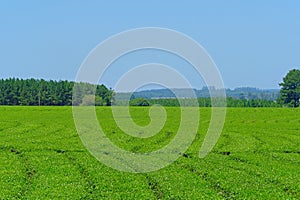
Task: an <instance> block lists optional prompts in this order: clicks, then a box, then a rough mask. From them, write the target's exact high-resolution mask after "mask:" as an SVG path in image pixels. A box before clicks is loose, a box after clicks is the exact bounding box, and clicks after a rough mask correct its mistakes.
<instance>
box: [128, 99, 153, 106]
mask: <svg viewBox="0 0 300 200" xmlns="http://www.w3.org/2000/svg"><path fill="white" fill-rule="evenodd" d="M129 105H130V106H149V105H150V104H149V102H148V101H147V100H146V99H144V98H136V99H132V100H130V101H129Z"/></svg>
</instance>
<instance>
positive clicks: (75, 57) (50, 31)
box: [0, 0, 300, 88]
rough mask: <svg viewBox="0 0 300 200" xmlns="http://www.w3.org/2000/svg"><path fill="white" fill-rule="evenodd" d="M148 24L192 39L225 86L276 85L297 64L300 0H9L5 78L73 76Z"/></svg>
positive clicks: (0, 63)
mask: <svg viewBox="0 0 300 200" xmlns="http://www.w3.org/2000/svg"><path fill="white" fill-rule="evenodd" d="M149 26H150V27H163V28H170V29H174V30H177V31H180V32H182V33H184V34H186V35H189V36H190V37H192V38H193V39H195V40H196V41H197V42H198V43H200V44H201V45H202V46H203V47H204V48H205V49H206V50H207V51H208V53H209V54H210V55H211V57H212V58H213V60H214V61H215V63H216V65H217V66H218V68H219V70H220V72H221V75H222V77H223V80H224V84H225V87H227V88H234V87H239V86H252V87H258V88H278V83H279V82H280V81H281V80H282V77H283V76H284V75H285V74H286V73H287V71H288V70H289V69H292V68H299V66H300V1H298V0H294V1H291V0H280V1H276V0H266V1H261V0H257V1H239V0H236V1H232V0H228V1H222V0H220V1H214V0H212V1H200V0H195V1H175V0H172V1H171V0H170V1H168V0H166V1H162V0H151V1H140V0H137V1H133V0H131V1H121V0H120V1H92V0H87V1H71V0H69V1H68V0H64V1H59V0H52V1H38V0H36V1H32V0H26V1H21V0H19V1H16V0H4V1H1V2H0V27H1V29H0V30H1V32H0V36H1V37H0V55H1V57H0V58H1V59H0V69H1V72H0V78H8V77H19V78H31V77H33V78H44V79H55V80H60V79H63V80H64V79H67V80H74V79H75V76H76V73H77V70H78V68H79V66H80V64H81V63H82V61H83V60H84V58H85V57H86V56H87V55H88V53H89V52H90V51H91V50H92V49H93V48H94V47H95V46H96V45H97V44H98V43H100V42H101V41H103V40H104V39H106V38H108V37H109V36H111V35H114V34H117V33H119V32H121V31H125V30H127V29H132V28H139V27H149ZM132 59H134V58H132ZM115 70H116V71H115V72H112V74H114V73H117V70H118V68H116V69H115ZM107 83H108V84H109V81H107ZM193 84H194V85H193V86H194V87H196V88H199V87H200V85H197V83H196V82H195V83H193Z"/></svg>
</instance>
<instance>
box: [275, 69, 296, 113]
mask: <svg viewBox="0 0 300 200" xmlns="http://www.w3.org/2000/svg"><path fill="white" fill-rule="evenodd" d="M279 85H280V86H281V90H280V101H281V102H282V103H283V104H284V105H286V106H288V107H294V108H295V107H299V98H300V70H299V69H292V70H290V71H289V72H288V73H287V75H286V76H285V77H284V78H283V82H282V83H280V84H279Z"/></svg>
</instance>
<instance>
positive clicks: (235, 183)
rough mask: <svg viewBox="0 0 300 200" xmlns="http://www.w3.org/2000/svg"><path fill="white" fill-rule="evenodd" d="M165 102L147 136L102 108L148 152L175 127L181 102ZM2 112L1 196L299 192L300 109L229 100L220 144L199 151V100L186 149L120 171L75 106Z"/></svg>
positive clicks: (140, 117) (140, 113)
mask: <svg viewBox="0 0 300 200" xmlns="http://www.w3.org/2000/svg"><path fill="white" fill-rule="evenodd" d="M148 109H149V108H142V107H134V108H133V107H132V108H131V114H132V117H133V119H134V121H135V122H136V123H137V124H139V125H146V124H147V123H149V121H150V119H149V117H148ZM194 109H198V108H194ZM166 110H167V114H168V119H167V122H166V124H165V126H164V128H163V129H162V130H161V132H160V133H159V134H157V135H155V136H154V137H152V138H149V139H137V138H133V137H130V136H128V135H126V134H124V133H122V131H121V130H120V129H119V128H118V127H117V126H116V124H115V122H114V120H113V118H112V115H111V111H110V108H109V107H98V108H97V114H98V117H99V122H100V124H101V125H102V127H103V130H104V131H105V132H106V133H107V136H108V137H109V138H110V139H111V140H112V141H113V142H114V143H115V144H117V145H118V146H120V147H122V148H124V149H127V150H130V151H132V152H147V151H153V150H155V149H159V148H161V147H163V146H164V145H166V144H168V142H169V141H170V140H171V139H172V137H173V136H174V135H175V134H176V131H177V129H178V125H179V122H180V109H179V108H176V107H167V108H166ZM0 113H1V115H0V137H1V140H0V149H1V152H0V177H1V181H0V199H13V198H16V199H19V198H20V199H101V198H103V199H104V198H110V199H227V198H232V199H300V181H299V180H300V173H299V172H300V109H287V108H228V110H227V117H226V123H225V126H224V130H223V132H222V135H221V137H220V139H219V141H218V143H217V145H216V146H215V148H214V149H213V151H212V152H211V153H210V154H209V155H208V156H206V157H205V158H204V159H200V158H198V153H199V149H200V146H201V144H202V141H203V139H204V136H205V134H206V131H207V128H208V125H209V119H210V109H209V108H200V113H201V114H200V115H201V121H200V127H199V130H198V134H197V136H196V139H195V141H194V143H193V144H192V145H191V147H190V148H189V149H188V151H187V152H186V153H185V154H184V155H183V156H182V157H180V158H179V159H178V160H177V161H175V162H174V163H173V164H171V165H169V166H168V167H166V168H163V169H161V170H159V171H155V172H151V173H144V174H132V173H125V172H119V171H116V170H114V169H111V168H109V167H107V166H105V165H104V164H102V163H100V162H99V161H98V160H96V159H95V158H94V157H93V156H91V155H90V154H89V152H88V151H87V150H86V149H85V147H84V146H83V144H82V143H81V140H80V138H79V136H78V134H77V132H76V129H75V125H74V121H73V118H72V108H71V107H0Z"/></svg>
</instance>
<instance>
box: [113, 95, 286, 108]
mask: <svg viewBox="0 0 300 200" xmlns="http://www.w3.org/2000/svg"><path fill="white" fill-rule="evenodd" d="M226 100H227V107H281V105H280V104H278V103H277V102H276V101H270V100H263V99H251V100H246V99H234V98H232V97H228V98H227V99H226ZM180 101H181V105H180V103H179V101H178V99H175V98H172V99H144V98H136V99H132V100H130V101H129V105H130V106H151V105H155V104H159V105H162V106H174V107H177V106H193V105H194V106H197V105H195V101H194V100H193V99H181V100H180ZM197 101H198V105H199V106H200V107H211V99H210V98H198V99H197ZM126 104H127V105H128V102H126V101H123V102H122V101H117V102H116V105H126Z"/></svg>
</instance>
